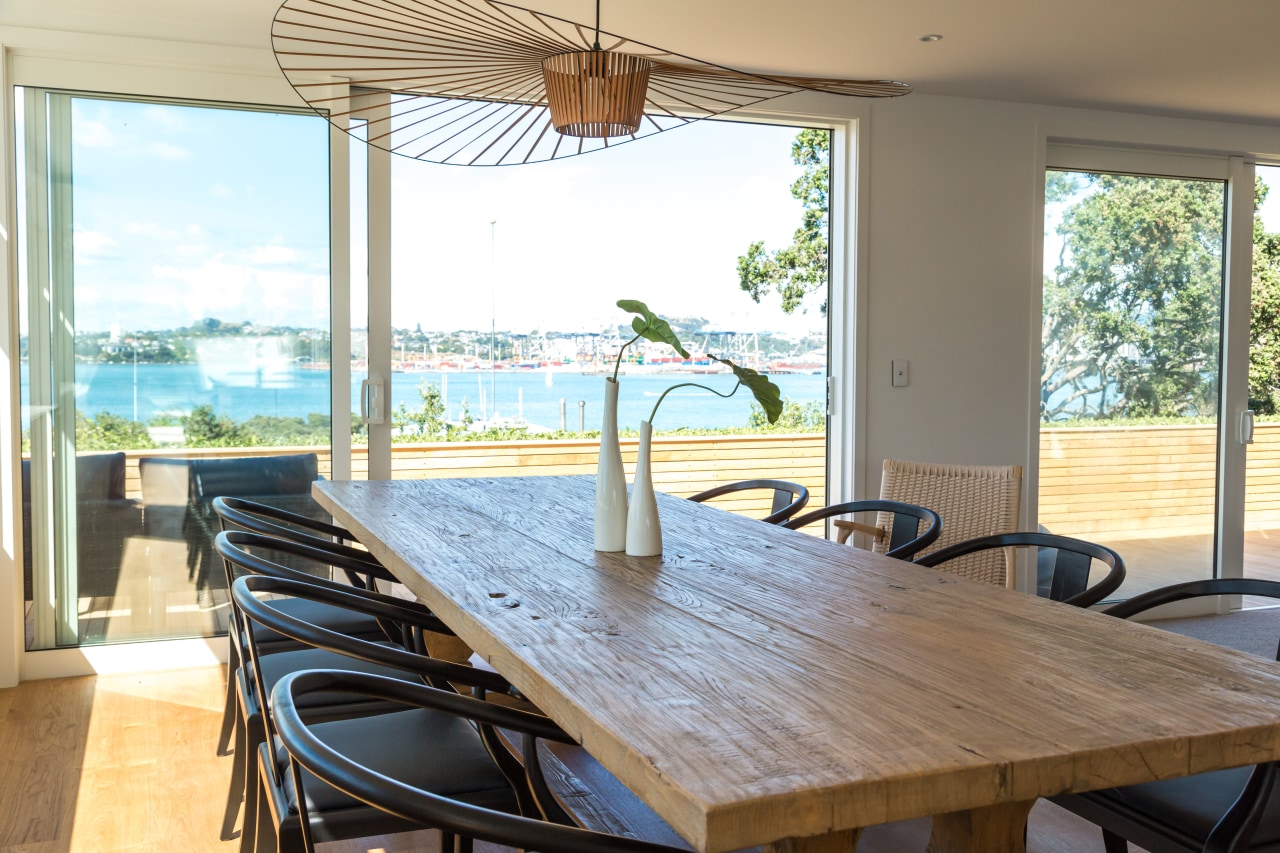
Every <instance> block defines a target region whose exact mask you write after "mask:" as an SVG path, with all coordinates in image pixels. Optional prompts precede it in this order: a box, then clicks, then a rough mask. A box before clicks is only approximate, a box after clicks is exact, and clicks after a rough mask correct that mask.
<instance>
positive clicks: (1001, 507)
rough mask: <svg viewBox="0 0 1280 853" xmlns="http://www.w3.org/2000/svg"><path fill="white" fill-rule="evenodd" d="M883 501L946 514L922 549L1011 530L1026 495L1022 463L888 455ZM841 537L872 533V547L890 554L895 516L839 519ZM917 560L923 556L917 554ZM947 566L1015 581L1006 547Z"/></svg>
mask: <svg viewBox="0 0 1280 853" xmlns="http://www.w3.org/2000/svg"><path fill="white" fill-rule="evenodd" d="M880 498H881V500H890V501H901V502H903V503H909V504H915V505H916V506H923V507H928V508H929V509H931V510H933V511H934V512H936V513H937V514H938V516H939V517H940V518H941V519H942V535H941V536H939V537H938V538H937V540H936V541H935V542H934V543H933V544H932V545H930V546H929V547H928V548H926V549H924V551H923V552H922V553H929V552H930V551H931V550H939V549H941V548H945V547H947V546H948V545H953V544H955V543H956V542H963V541H964V540H966V539H976V538H978V537H979V536H990V535H992V534H995V533H1012V532H1014V531H1015V530H1017V529H1018V515H1019V510H1020V503H1021V499H1022V467H1021V466H1019V465H999V466H995V465H941V464H935V463H931V462H907V461H903V460H900V459H886V460H885V462H884V471H883V473H882V474H881V479H880ZM834 524H835V527H836V529H837V530H839V531H840V534H839V536H838V537H837V538H838V541H841V542H844V541H847V540H848V538H849V536H850V535H852V534H853V533H863V534H867V535H868V536H869V537H870V538H871V550H873V551H876V552H879V553H882V554H883V553H885V552H886V551H888V550H889V547H890V542H891V541H892V536H893V517H892V515H891V514H889V513H881V514H880V516H879V518H877V519H876V522H875V524H873V525H870V526H868V525H863V524H859V523H857V522H847V521H836V522H834ZM916 559H917V560H918V559H919V557H918V556H917V557H916ZM946 571H949V572H954V573H955V574H958V575H962V576H964V577H967V578H972V579H975V580H981V581H985V582H987V583H995V584H1000V585H1001V586H1012V581H1013V572H1011V571H1009V567H1008V566H1007V565H1006V560H1005V554H1004V553H1003V552H1001V551H985V552H982V553H977V554H970V555H967V556H965V557H962V558H960V559H957V560H954V561H952V562H951V563H950V564H949V565H948V566H947V568H946Z"/></svg>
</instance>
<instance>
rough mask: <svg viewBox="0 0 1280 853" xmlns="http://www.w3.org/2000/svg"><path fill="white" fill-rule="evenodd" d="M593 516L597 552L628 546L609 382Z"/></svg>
mask: <svg viewBox="0 0 1280 853" xmlns="http://www.w3.org/2000/svg"><path fill="white" fill-rule="evenodd" d="M595 515H596V540H595V544H596V550H597V551H621V550H623V549H624V548H625V547H626V545H627V475H626V472H625V471H623V470H622V448H620V447H619V446H618V383H617V381H616V380H613V379H609V378H606V379H605V380H604V419H603V422H602V423H601V424H600V460H599V462H598V463H597V464H596V511H595Z"/></svg>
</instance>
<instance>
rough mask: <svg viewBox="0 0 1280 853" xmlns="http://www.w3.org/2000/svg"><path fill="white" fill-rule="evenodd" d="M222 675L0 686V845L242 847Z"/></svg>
mask: <svg viewBox="0 0 1280 853" xmlns="http://www.w3.org/2000/svg"><path fill="white" fill-rule="evenodd" d="M224 679H225V670H224V669H223V668H222V667H208V668H201V669H193V670H188V671H181V672H162V673H146V674H141V675H128V676H98V677H84V678H63V679H51V680H47V681H30V682H26V683H24V684H21V685H19V686H18V687H14V688H10V689H6V690H0V851H3V853H113V851H128V852H129V853H135V851H136V852H137V853H142V852H143V851H145V853H151V851H155V853H161V851H163V853H169V851H172V850H175V849H181V850H187V851H194V852H195V853H202V851H225V853H231V851H236V850H238V849H239V848H238V840H236V839H230V840H225V841H224V840H220V839H219V838H218V833H219V827H220V825H221V821H222V813H223V805H224V803H225V799H224V798H225V795H226V791H227V785H228V783H229V780H230V774H231V758H230V757H229V756H222V757H219V756H216V755H215V754H214V746H215V741H216V740H217V736H218V725H219V722H220V718H221V709H222V697H223V690H224V685H225V681H224ZM928 833H929V826H928V821H927V820H926V821H911V822H907V823H903V824H895V825H893V826H889V827H880V828H875V829H873V830H870V831H868V832H867V833H866V836H865V837H864V838H863V841H862V843H861V844H860V846H859V848H858V849H859V851H860V853H900V851H911V850H923V849H924V845H925V843H926V842H927V839H928ZM1027 849H1028V851H1030V853H1088V851H1101V850H1102V838H1101V835H1100V833H1099V832H1098V831H1097V829H1096V828H1094V827H1093V826H1092V825H1090V824H1088V823H1085V822H1084V821H1081V820H1080V819H1078V818H1076V817H1075V816H1073V815H1070V814H1068V813H1067V812H1064V811H1063V810H1061V809H1058V808H1056V807H1055V806H1053V805H1051V804H1049V803H1045V802H1041V803H1038V804H1037V805H1036V807H1035V809H1033V810H1032V812H1031V825H1030V833H1029V844H1028V848H1027ZM1134 849H1136V848H1134ZM413 850H421V851H428V852H429V853H438V851H439V843H438V838H437V836H436V834H435V833H433V832H421V833H411V834H402V835H396V836H389V837H386V838H378V839H366V840H364V841H362V842H346V843H340V844H325V845H321V848H320V853H379V851H381V853H408V851H413ZM477 851H478V853H500V849H499V848H493V847H489V846H488V845H477Z"/></svg>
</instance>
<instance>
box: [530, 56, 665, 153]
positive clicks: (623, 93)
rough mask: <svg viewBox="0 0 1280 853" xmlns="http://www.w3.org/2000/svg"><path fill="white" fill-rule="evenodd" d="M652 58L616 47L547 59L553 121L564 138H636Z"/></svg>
mask: <svg viewBox="0 0 1280 853" xmlns="http://www.w3.org/2000/svg"><path fill="white" fill-rule="evenodd" d="M652 68H653V62H652V61H650V60H648V59H645V58H644V57H643V56H632V55H631V54H628V53H618V52H616V51H612V50H581V51H575V52H573V53H559V54H556V55H555V56H548V57H547V58H546V59H544V60H542V78H543V81H544V83H545V85H546V87H547V107H548V109H550V111H551V124H552V126H553V127H555V129H556V130H557V131H558V132H559V133H560V134H562V135H563V136H581V137H586V138H589V139H607V138H609V137H611V136H631V135H632V134H634V133H635V132H636V131H637V130H639V129H640V121H641V119H643V118H644V103H645V93H646V92H647V91H648V88H649V71H650V70H651V69H652Z"/></svg>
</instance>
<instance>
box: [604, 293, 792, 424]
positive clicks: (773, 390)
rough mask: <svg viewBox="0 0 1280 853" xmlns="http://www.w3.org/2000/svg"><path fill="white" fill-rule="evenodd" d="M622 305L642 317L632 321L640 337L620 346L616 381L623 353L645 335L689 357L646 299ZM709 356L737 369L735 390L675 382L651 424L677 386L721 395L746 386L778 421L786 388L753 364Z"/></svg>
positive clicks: (620, 303)
mask: <svg viewBox="0 0 1280 853" xmlns="http://www.w3.org/2000/svg"><path fill="white" fill-rule="evenodd" d="M618 307H619V308H621V309H622V310H623V311H630V312H631V313H632V314H639V315H640V316H639V317H636V318H634V319H633V320H632V321H631V328H632V329H633V330H634V331H635V333H636V336H635V337H634V338H632V339H631V340H629V341H627V342H626V343H625V344H623V345H622V346H621V347H620V348H619V349H618V358H617V360H616V361H615V362H614V365H613V381H614V382H617V381H618V369H619V368H620V367H621V365H622V353H623V351H625V350H626V348H627V347H629V346H631V345H632V344H634V343H635V342H636V341H638V340H640V339H641V338H645V339H647V340H650V341H654V342H655V343H660V344H662V343H665V344H669V345H670V346H671V347H672V348H673V349H675V351H676V352H678V353H680V357H681V358H688V357H689V353H688V351H686V350H685V348H684V346H683V345H682V344H681V343H680V338H679V337H677V336H676V333H675V332H674V331H673V330H672V328H671V326H670V325H669V324H668V323H667V321H666V320H663V319H662V318H661V317H659V316H658V315H657V314H654V313H653V312H652V311H650V310H649V307H648V306H647V305H645V304H644V303H643V302H640V301H639V300H636V299H619V300H618ZM707 355H708V356H710V357H711V358H713V359H715V360H716V361H718V362H720V363H721V364H723V365H725V366H726V367H728V368H729V369H730V370H732V371H733V375H734V376H736V377H737V378H738V382H737V384H736V385H734V386H733V390H731V391H729V393H727V394H723V393H721V392H719V391H717V390H716V389H714V388H711V387H708V386H706V385H702V384H700V383H698V382H681V383H679V384H677V385H672V386H671V387H670V388H668V389H667V390H665V391H663V392H662V396H660V397H658V400H657V402H656V403H654V404H653V412H652V414H650V415H649V423H650V424H652V423H653V419H654V417H655V416H656V415H657V414H658V407H659V406H661V405H662V401H663V400H664V399H665V398H666V396H667V395H668V394H670V393H671V392H672V391H674V390H676V389H677V388H701V389H702V390H703V391H710V392H711V393H712V394H715V395H716V396H717V397H725V398H728V397H732V396H733V395H734V394H736V393H738V389H739V388H741V387H742V386H743V385H745V386H747V388H749V389H751V393H752V394H754V395H755V398H756V402H757V403H759V404H760V408H761V409H763V410H764V414H765V417H766V418H767V419H768V420H769V423H771V424H772V423H776V422H777V420H778V418H779V417H780V416H781V415H782V390H781V389H780V388H778V386H777V385H774V384H773V382H771V381H770V380H769V377H767V376H764V375H762V374H760V373H758V372H757V371H755V370H752V369H751V368H749V367H741V366H739V365H737V364H734V363H733V362H732V361H730V360H729V359H727V358H717V357H716V356H714V355H711V353H707Z"/></svg>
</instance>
